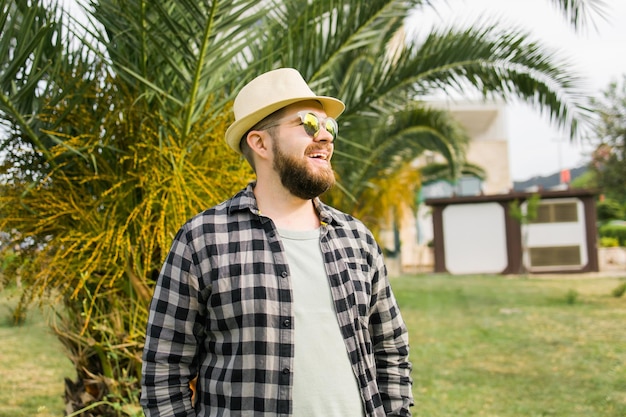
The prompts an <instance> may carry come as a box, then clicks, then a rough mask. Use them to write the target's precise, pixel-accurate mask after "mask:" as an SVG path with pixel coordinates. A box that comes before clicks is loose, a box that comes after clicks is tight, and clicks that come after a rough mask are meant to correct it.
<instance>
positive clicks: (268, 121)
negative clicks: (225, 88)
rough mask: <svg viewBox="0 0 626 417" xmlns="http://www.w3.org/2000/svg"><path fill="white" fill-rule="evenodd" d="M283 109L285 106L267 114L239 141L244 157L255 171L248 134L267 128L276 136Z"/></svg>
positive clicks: (271, 134)
mask: <svg viewBox="0 0 626 417" xmlns="http://www.w3.org/2000/svg"><path fill="white" fill-rule="evenodd" d="M283 110H284V108H282V109H278V110H276V111H275V112H274V113H272V114H270V115H269V116H266V117H265V118H264V119H263V120H261V121H260V122H258V123H257V124H255V125H254V126H252V127H251V128H250V129H248V131H247V132H246V133H244V134H243V136H242V137H241V140H240V141H239V149H241V153H242V154H243V156H244V158H246V161H248V164H250V166H251V167H252V169H253V170H254V171H256V168H255V167H254V152H252V149H250V146H249V145H248V134H249V133H250V132H252V131H253V130H267V132H268V133H269V134H270V136H272V137H274V134H275V133H276V132H275V130H276V129H277V128H278V125H276V124H275V123H276V122H277V121H278V120H279V119H280V118H281V117H282V115H283ZM266 126H270V127H266Z"/></svg>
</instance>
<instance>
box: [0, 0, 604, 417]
mask: <svg viewBox="0 0 626 417" xmlns="http://www.w3.org/2000/svg"><path fill="white" fill-rule="evenodd" d="M430 3H431V2H427V1H418V0H414V1H409V2H407V1H397V0H396V1H392V0H386V1H382V0H372V1H368V2H363V1H360V0H344V1H332V2H331V1H323V0H319V1H304V0H290V1H271V0H267V1H264V2H261V3H259V2H258V0H230V1H225V0H224V1H220V0H213V1H207V2H197V1H189V0H163V1H159V2H145V1H139V0H125V1H122V0H91V1H89V2H85V3H84V8H85V10H86V12H87V13H86V16H87V19H86V21H80V20H78V21H77V20H74V19H72V18H71V16H69V15H67V14H63V13H62V12H61V8H60V7H59V6H58V4H56V3H52V4H49V2H46V4H45V5H44V3H43V1H41V0H40V1H37V0H30V1H26V2H25V1H22V0H0V12H1V15H0V30H1V37H0V48H1V50H2V51H3V52H5V53H4V54H2V55H0V57H1V58H0V68H1V72H0V88H1V90H0V116H1V117H0V120H2V125H3V132H4V133H3V140H2V147H3V150H4V152H5V157H4V161H3V165H2V167H3V171H2V173H3V179H4V183H3V189H2V194H1V195H0V210H1V215H0V225H1V228H2V230H4V231H7V232H9V233H11V237H12V239H13V242H14V243H16V244H19V245H21V248H22V249H21V254H22V255H23V256H24V259H29V262H28V263H26V262H25V263H24V267H23V271H24V272H25V283H26V285H27V286H26V288H27V290H28V291H30V292H32V295H43V294H45V293H50V294H51V296H54V297H56V298H55V300H59V301H60V302H61V303H62V305H63V307H64V308H63V310H62V311H61V312H60V313H59V320H58V321H57V323H56V324H55V328H56V329H57V332H58V334H59V338H60V339H61V340H62V341H63V343H64V344H65V345H66V346H67V348H68V354H69V356H70V358H71V359H72V360H73V361H74V364H75V366H76V369H77V376H78V380H77V381H76V382H74V381H69V380H68V381H67V387H68V390H67V396H66V398H67V401H68V403H70V405H71V408H70V409H72V410H76V409H80V408H81V407H85V406H88V407H89V408H90V410H89V411H88V412H87V413H92V414H93V415H118V414H121V413H125V414H130V415H132V414H135V413H139V411H138V410H137V409H136V405H137V401H136V395H137V383H138V382H137V381H138V376H139V368H140V366H139V365H140V356H139V352H140V349H141V346H142V343H143V331H144V328H145V322H146V309H147V301H148V298H149V296H150V291H151V287H152V285H153V283H154V281H153V280H154V278H155V275H156V274H157V273H158V270H159V268H160V265H161V263H162V261H163V256H164V254H165V253H166V251H167V248H168V245H169V242H170V241H171V237H172V235H173V233H175V231H176V229H177V228H178V227H179V226H180V224H181V223H182V222H183V221H184V220H185V219H186V218H187V217H189V216H190V215H191V214H194V213H195V212H197V211H198V210H200V209H202V208H204V207H207V206H210V205H212V204H215V203H217V202H219V201H221V200H222V199H224V198H226V197H228V196H229V195H230V194H231V193H232V192H233V191H234V190H236V189H237V188H239V187H241V186H242V185H243V184H245V182H247V180H248V179H249V178H251V173H250V171H249V170H248V169H247V168H246V167H245V164H244V163H243V162H242V161H241V159H239V158H238V157H237V156H235V155H234V154H232V153H229V152H228V151H227V150H226V148H225V147H224V146H223V145H222V137H223V133H224V131H225V128H226V126H227V125H228V124H229V123H230V121H231V116H230V103H231V101H232V98H233V94H234V92H236V91H237V90H238V87H239V86H240V85H242V83H244V82H246V81H248V80H249V79H251V78H252V77H254V76H255V75H256V74H258V73H260V72H262V71H264V70H267V69H271V68H276V67H279V66H291V67H296V68H298V69H299V70H300V71H301V72H302V73H303V75H304V76H305V78H306V79H308V80H309V81H310V82H311V83H312V86H313V88H314V90H315V91H316V92H317V93H318V94H329V95H334V96H337V97H340V98H342V99H343V100H344V101H345V102H346V104H347V111H346V113H345V114H344V115H343V116H342V118H341V124H342V130H341V132H340V135H341V136H340V140H339V141H338V146H337V151H336V154H335V155H336V156H335V159H334V166H335V167H336V170H337V175H338V178H339V187H337V190H336V191H335V192H333V193H331V194H329V195H328V196H325V197H326V198H327V199H328V200H329V201H331V202H333V203H334V204H336V205H338V206H339V207H340V208H343V209H344V210H346V211H350V212H353V213H357V214H360V215H363V216H364V217H365V218H367V219H369V220H370V221H371V222H372V223H375V222H376V221H377V217H380V215H381V214H380V213H386V212H389V210H391V208H392V207H394V206H395V207H397V206H398V204H399V203H401V202H402V201H403V200H405V199H409V200H412V199H413V194H412V192H411V190H409V191H408V192H404V193H402V192H401V190H402V189H405V187H406V188H410V187H413V188H415V187H418V186H419V183H420V172H419V171H416V170H415V168H414V167H413V166H412V165H411V162H412V161H413V160H414V159H415V158H416V157H417V156H419V155H420V154H421V153H423V152H424V151H426V150H430V151H435V152H438V153H440V154H441V155H443V156H444V157H445V158H446V160H447V162H448V164H447V169H448V173H449V175H450V176H455V175H458V173H459V172H462V171H463V170H467V169H470V168H471V167H468V166H467V164H466V163H465V161H464V147H465V144H466V142H467V136H466V134H465V133H464V132H463V130H462V129H461V128H460V127H459V125H458V124H456V123H455V122H454V121H453V120H452V119H451V118H450V117H449V115H448V114H447V113H446V112H445V111H440V110H434V109H432V108H429V107H428V106H426V105H425V104H424V103H423V102H422V101H421V98H423V97H425V96H427V95H430V94H431V93H433V92H437V91H446V92H450V91H456V92H459V93H462V92H463V91H464V89H465V88H466V86H473V87H474V88H475V89H477V90H479V91H480V92H481V93H483V94H484V95H485V96H498V97H504V98H511V97H518V98H521V99H522V100H526V101H528V102H530V103H532V104H534V105H536V106H537V107H538V108H540V109H543V110H545V111H547V112H549V113H550V114H551V115H552V117H553V118H554V119H555V120H556V121H558V122H560V123H562V124H567V125H569V126H570V127H571V128H572V132H575V131H576V127H577V123H578V122H579V121H581V120H584V117H583V116H584V109H583V106H582V98H581V97H579V96H578V93H577V84H576V82H577V79H576V77H575V76H574V75H572V74H571V73H569V72H568V70H567V68H563V67H562V66H559V65H557V64H556V62H557V61H556V60H555V58H554V57H552V56H551V55H550V54H548V53H545V52H544V50H543V48H542V47H541V46H540V45H539V44H538V43H536V42H532V41H531V40H530V39H529V36H528V35H527V34H524V33H519V32H515V31H511V30H505V29H501V28H498V27H497V26H495V25H494V26H489V27H482V28H472V29H468V30H463V31H458V30H454V29H448V30H444V31H441V32H433V33H431V34H430V35H429V36H428V37H427V38H426V39H424V40H423V41H421V42H420V43H409V42H404V39H403V37H402V28H403V24H404V21H405V18H406V16H407V15H408V13H409V12H410V11H411V10H412V9H414V8H417V9H418V10H419V8H424V7H431V4H430ZM558 3H559V5H560V6H561V8H562V9H563V10H564V11H565V12H566V13H567V15H568V16H571V17H572V19H573V23H574V24H578V23H579V19H580V17H581V16H583V13H582V12H583V10H584V9H583V6H585V5H586V4H593V2H592V1H591V0H589V1H581V2H570V1H566V0H561V1H560V2H558ZM375 203H377V204H375ZM92 407H93V408H92ZM83 415H89V414H83Z"/></svg>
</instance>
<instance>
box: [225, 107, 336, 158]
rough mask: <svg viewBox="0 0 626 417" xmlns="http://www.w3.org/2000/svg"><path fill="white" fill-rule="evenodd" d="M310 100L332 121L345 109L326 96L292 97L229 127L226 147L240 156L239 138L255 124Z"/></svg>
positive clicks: (251, 114)
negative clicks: (291, 106) (318, 103)
mask: <svg viewBox="0 0 626 417" xmlns="http://www.w3.org/2000/svg"><path fill="white" fill-rule="evenodd" d="M311 100H314V101H319V102H320V103H321V105H322V107H323V108H324V111H325V112H326V114H327V115H328V116H330V117H332V118H334V119H336V118H337V117H339V115H340V114H341V113H343V111H344V109H345V108H346V106H345V104H343V102H342V101H341V100H338V99H336V98H333V97H326V96H314V97H311V96H308V97H293V98H290V99H289V100H283V101H278V102H276V103H272V104H271V105H269V106H266V107H262V108H260V109H258V110H257V111H255V112H254V113H250V114H248V115H246V116H245V117H242V118H241V119H239V120H237V121H235V122H234V123H233V124H232V125H230V127H229V128H228V129H227V130H226V143H227V144H228V146H230V147H231V149H232V150H234V151H235V152H237V153H239V154H241V148H240V147H239V144H240V142H241V138H242V137H243V135H244V134H245V133H246V132H247V131H248V130H250V129H251V128H252V127H253V126H254V125H255V124H257V123H258V122H260V121H261V120H263V119H264V118H266V117H267V116H269V115H270V114H272V113H274V112H275V111H277V110H280V109H282V108H283V107H287V106H289V105H290V104H294V103H298V102H301V101H311Z"/></svg>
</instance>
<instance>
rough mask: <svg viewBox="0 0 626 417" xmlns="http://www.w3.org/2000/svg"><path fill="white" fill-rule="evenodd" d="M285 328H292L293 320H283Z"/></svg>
mask: <svg viewBox="0 0 626 417" xmlns="http://www.w3.org/2000/svg"><path fill="white" fill-rule="evenodd" d="M283 326H285V327H289V326H291V320H289V319H285V320H283Z"/></svg>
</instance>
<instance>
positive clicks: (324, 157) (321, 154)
mask: <svg viewBox="0 0 626 417" xmlns="http://www.w3.org/2000/svg"><path fill="white" fill-rule="evenodd" d="M308 157H309V158H312V159H322V160H324V161H327V160H328V154H327V153H325V152H313V153H310V154H309V155H308Z"/></svg>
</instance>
